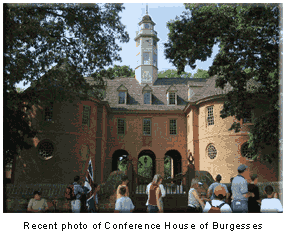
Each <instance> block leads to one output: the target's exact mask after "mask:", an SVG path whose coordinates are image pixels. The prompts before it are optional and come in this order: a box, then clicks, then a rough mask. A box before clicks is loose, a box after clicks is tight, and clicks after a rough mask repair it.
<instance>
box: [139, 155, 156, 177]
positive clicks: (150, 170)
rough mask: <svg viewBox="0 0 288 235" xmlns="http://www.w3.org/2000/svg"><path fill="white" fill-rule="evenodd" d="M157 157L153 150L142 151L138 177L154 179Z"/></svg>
mask: <svg viewBox="0 0 288 235" xmlns="http://www.w3.org/2000/svg"><path fill="white" fill-rule="evenodd" d="M155 161H156V156H155V154H154V153H153V152H152V151H151V150H142V151H141V152H140V153H139V155H138V175H140V176H143V177H146V178H153V176H154V175H155Z"/></svg>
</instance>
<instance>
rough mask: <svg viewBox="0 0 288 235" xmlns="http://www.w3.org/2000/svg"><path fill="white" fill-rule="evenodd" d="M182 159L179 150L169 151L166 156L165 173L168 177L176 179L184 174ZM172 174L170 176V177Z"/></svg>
mask: <svg viewBox="0 0 288 235" xmlns="http://www.w3.org/2000/svg"><path fill="white" fill-rule="evenodd" d="M181 160H182V157H181V154H180V153H179V152H178V151H177V150H174V149H173V150H169V151H167V152H166V153H165V156H164V173H165V176H166V177H171V178H174V177H175V176H176V175H178V174H180V173H182V161H181ZM169 173H170V176H169Z"/></svg>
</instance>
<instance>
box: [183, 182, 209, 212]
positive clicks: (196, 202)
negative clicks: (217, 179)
mask: <svg viewBox="0 0 288 235" xmlns="http://www.w3.org/2000/svg"><path fill="white" fill-rule="evenodd" d="M199 183H200V182H199V180H198V179H197V178H194V179H192V180H191V187H190V190H189V193H188V207H187V212H191V213H201V212H202V210H203V208H204V206H205V205H204V202H203V200H202V199H201V198H200V197H199V193H198V191H197V190H198V189H199Z"/></svg>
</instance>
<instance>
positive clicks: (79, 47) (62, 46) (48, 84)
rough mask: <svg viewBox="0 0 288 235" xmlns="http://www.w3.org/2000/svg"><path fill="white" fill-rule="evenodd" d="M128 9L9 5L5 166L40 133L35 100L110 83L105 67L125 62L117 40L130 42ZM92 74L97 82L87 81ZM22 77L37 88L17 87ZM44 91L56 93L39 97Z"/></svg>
mask: <svg viewBox="0 0 288 235" xmlns="http://www.w3.org/2000/svg"><path fill="white" fill-rule="evenodd" d="M123 9H124V7H123V4H36V3H35V4H4V7H3V14H4V24H3V25H4V34H3V35H4V37H3V39H4V77H3V78H4V79H3V80H4V82H3V106H4V110H3V112H4V118H3V121H4V123H3V127H4V128H3V136H4V138H3V140H4V144H3V146H4V149H3V151H4V160H5V162H4V166H5V164H6V162H9V161H10V160H11V159H13V157H14V156H15V155H17V154H19V151H20V150H22V149H25V148H29V147H31V145H30V144H28V143H27V139H29V138H32V137H34V136H35V135H36V133H37V132H36V131H35V130H33V129H32V128H31V127H30V125H29V111H30V110H31V107H32V105H37V104H41V105H45V102H46V103H49V102H50V101H51V100H49V99H51V97H52V98H56V99H57V101H61V100H67V99H68V98H69V99H70V98H71V99H72V98H73V97H72V95H70V94H72V93H71V92H67V91H73V96H74V95H78V96H81V97H85V96H90V95H94V96H96V97H98V95H99V92H95V89H97V88H101V87H103V85H104V84H103V81H102V80H101V79H100V78H99V77H101V76H106V77H109V76H108V75H109V74H107V72H106V70H105V69H104V67H106V66H109V65H112V64H113V61H121V58H120V56H119V54H118V52H119V51H120V50H121V48H120V47H119V46H118V45H117V43H116V39H117V40H120V42H128V41H129V36H128V33H127V32H125V26H124V25H123V24H122V23H121V21H120V17H119V13H120V12H121V11H122V10H123ZM55 65H56V66H55ZM53 66H55V67H53ZM52 67H53V68H52ZM51 68H52V69H51ZM48 71H49V72H48ZM48 73H49V76H43V75H47V74H48ZM96 74H100V75H101V76H96ZM90 75H92V77H93V79H94V80H95V82H96V84H94V85H91V84H90V83H88V82H86V80H85V79H84V76H90ZM20 81H24V85H26V84H27V83H29V82H31V87H30V88H29V89H27V91H24V92H21V93H20V92H17V89H16V86H15V85H16V84H17V83H18V82H20ZM40 90H41V92H40ZM43 91H45V92H46V93H47V94H55V96H47V99H44V100H43V99H42V100H39V95H40V93H41V95H42V96H43ZM60 93H61V94H60Z"/></svg>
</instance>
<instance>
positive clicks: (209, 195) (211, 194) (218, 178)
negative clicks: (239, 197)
mask: <svg viewBox="0 0 288 235" xmlns="http://www.w3.org/2000/svg"><path fill="white" fill-rule="evenodd" d="M221 179H222V177H221V175H220V174H218V175H217V176H216V182H214V183H212V184H211V185H210V186H209V188H208V190H207V198H210V200H213V199H215V194H214V189H215V188H216V187H217V186H218V185H222V187H224V189H225V190H226V193H225V195H226V199H228V197H229V191H228V189H227V187H226V185H225V184H221V183H220V181H221Z"/></svg>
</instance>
